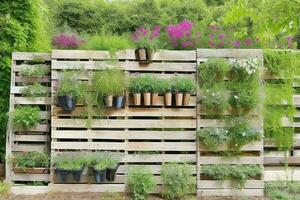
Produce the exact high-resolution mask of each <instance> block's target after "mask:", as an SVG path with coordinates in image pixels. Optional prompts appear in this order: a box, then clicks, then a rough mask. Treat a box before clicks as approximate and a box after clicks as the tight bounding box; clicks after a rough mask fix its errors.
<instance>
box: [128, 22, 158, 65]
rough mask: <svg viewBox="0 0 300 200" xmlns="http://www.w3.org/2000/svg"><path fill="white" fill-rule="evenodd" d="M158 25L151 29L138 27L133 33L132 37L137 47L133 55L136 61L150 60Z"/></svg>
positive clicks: (156, 37) (155, 42)
mask: <svg viewBox="0 0 300 200" xmlns="http://www.w3.org/2000/svg"><path fill="white" fill-rule="evenodd" d="M159 33H160V26H155V27H153V29H152V30H150V29H147V28H145V27H140V28H138V29H137V30H136V31H135V32H134V33H133V34H132V39H133V41H134V42H135V43H136V46H137V49H136V50H135V56H136V59H137V60H138V61H144V62H145V61H148V62H149V61H151V60H152V56H153V51H155V50H156V46H157V44H158V37H159Z"/></svg>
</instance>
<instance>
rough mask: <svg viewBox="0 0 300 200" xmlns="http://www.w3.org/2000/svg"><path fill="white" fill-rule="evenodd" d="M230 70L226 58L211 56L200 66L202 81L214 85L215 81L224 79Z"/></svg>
mask: <svg viewBox="0 0 300 200" xmlns="http://www.w3.org/2000/svg"><path fill="white" fill-rule="evenodd" d="M228 71H229V64H228V62H227V60H226V59H224V58H209V59H208V60H207V61H206V62H204V63H203V64H200V65H199V67H198V72H199V78H200V81H201V82H202V84H203V83H206V84H211V85H213V84H214V83H215V82H218V81H222V80H223V79H224V77H225V75H226V74H227V72H228Z"/></svg>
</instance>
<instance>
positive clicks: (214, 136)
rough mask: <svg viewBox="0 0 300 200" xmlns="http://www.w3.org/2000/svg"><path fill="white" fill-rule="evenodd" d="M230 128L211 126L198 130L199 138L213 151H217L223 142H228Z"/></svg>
mask: <svg viewBox="0 0 300 200" xmlns="http://www.w3.org/2000/svg"><path fill="white" fill-rule="evenodd" d="M228 134H229V132H228V130H227V129H225V128H218V127H209V128H203V129H200V130H198V131H197V135H198V138H199V140H200V141H201V142H202V143H203V144H204V145H205V146H206V147H207V148H208V149H209V150H211V151H216V149H217V148H218V146H220V145H221V144H227V142H228V139H229V137H228Z"/></svg>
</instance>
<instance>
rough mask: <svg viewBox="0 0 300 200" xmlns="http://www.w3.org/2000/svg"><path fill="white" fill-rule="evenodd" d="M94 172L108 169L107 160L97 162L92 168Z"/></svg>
mask: <svg viewBox="0 0 300 200" xmlns="http://www.w3.org/2000/svg"><path fill="white" fill-rule="evenodd" d="M94 167H95V169H96V170H104V169H106V168H107V167H108V164H107V160H106V159H103V160H99V162H98V163H97V164H96V165H95V166H94Z"/></svg>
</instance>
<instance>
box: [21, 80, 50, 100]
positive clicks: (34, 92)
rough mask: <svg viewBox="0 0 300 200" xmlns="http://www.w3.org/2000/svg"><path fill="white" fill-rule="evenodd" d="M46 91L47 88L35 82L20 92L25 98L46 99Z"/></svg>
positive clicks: (47, 93)
mask: <svg viewBox="0 0 300 200" xmlns="http://www.w3.org/2000/svg"><path fill="white" fill-rule="evenodd" d="M47 89H48V87H45V86H43V85H42V84H40V83H37V82H35V83H34V84H33V85H27V86H24V88H23V89H22V91H21V92H22V93H23V94H24V95H25V96H26V97H47V96H48V95H49V92H48V91H47Z"/></svg>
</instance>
